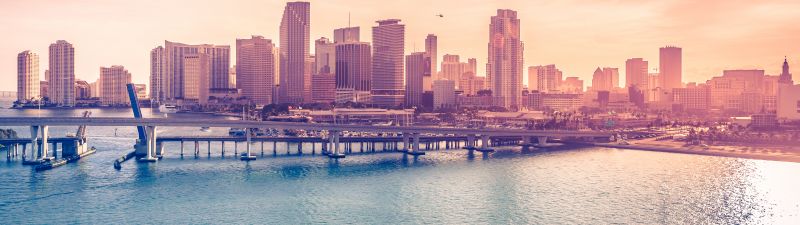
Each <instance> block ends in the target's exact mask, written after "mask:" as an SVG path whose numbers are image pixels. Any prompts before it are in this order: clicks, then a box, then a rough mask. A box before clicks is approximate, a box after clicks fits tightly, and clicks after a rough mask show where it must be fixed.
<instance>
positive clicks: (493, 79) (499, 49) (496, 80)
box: [486, 9, 523, 110]
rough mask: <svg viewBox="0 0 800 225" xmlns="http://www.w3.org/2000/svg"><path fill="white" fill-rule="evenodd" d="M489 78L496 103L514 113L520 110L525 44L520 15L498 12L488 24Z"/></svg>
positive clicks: (500, 10)
mask: <svg viewBox="0 0 800 225" xmlns="http://www.w3.org/2000/svg"><path fill="white" fill-rule="evenodd" d="M488 46H489V48H488V49H489V57H488V62H487V63H486V77H487V80H488V83H489V89H490V90H492V95H493V98H494V99H493V102H494V103H495V105H497V106H502V107H505V108H508V109H511V110H518V109H520V108H522V107H521V103H522V102H521V99H522V98H521V95H522V64H523V57H522V52H523V44H522V42H521V40H520V23H519V19H518V18H517V12H516V11H513V10H508V9H498V10H497V15H496V16H492V18H491V23H490V24H489V45H488Z"/></svg>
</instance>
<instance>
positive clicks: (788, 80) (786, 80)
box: [778, 58, 794, 85]
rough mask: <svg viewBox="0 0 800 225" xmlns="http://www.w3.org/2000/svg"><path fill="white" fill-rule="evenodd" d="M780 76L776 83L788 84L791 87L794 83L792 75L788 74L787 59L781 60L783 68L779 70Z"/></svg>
mask: <svg viewBox="0 0 800 225" xmlns="http://www.w3.org/2000/svg"><path fill="white" fill-rule="evenodd" d="M781 69H782V70H781V75H780V77H778V83H781V84H788V85H793V84H794V81H792V74H791V73H789V61H788V59H786V58H784V59H783V67H782V68H781Z"/></svg>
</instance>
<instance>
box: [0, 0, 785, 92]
mask: <svg viewBox="0 0 800 225" xmlns="http://www.w3.org/2000/svg"><path fill="white" fill-rule="evenodd" d="M285 2H286V1H268V2H262V1H249V0H244V1H229V2H224V3H221V2H215V1H208V0H199V1H169V2H159V1H150V0H146V1H100V0H79V1H72V2H66V1H50V0H48V1H38V2H35V3H32V2H22V1H4V2H0V11H2V14H0V18H2V19H0V26H2V27H5V28H7V32H4V33H6V35H5V36H4V40H3V41H2V42H0V71H3V73H7V74H9V76H11V77H13V79H14V80H15V81H16V72H17V68H16V56H17V54H18V53H19V52H22V51H24V50H31V51H33V52H35V53H36V54H38V55H39V57H40V60H39V61H40V62H39V64H40V67H39V68H40V74H39V76H40V79H42V80H43V79H44V70H45V69H47V57H48V55H47V48H48V46H49V45H50V44H51V43H54V42H55V41H56V40H66V41H68V42H70V43H72V44H73V45H74V47H75V62H76V63H75V74H76V77H77V79H82V80H87V81H89V82H92V81H94V80H96V79H97V77H98V76H99V68H100V67H108V66H111V65H122V66H124V67H125V68H126V69H127V70H128V71H129V72H131V74H132V75H133V81H134V82H135V83H144V84H148V88H149V76H150V74H149V66H150V62H149V53H150V50H151V49H152V48H154V47H156V46H159V45H163V44H164V40H169V41H174V42H182V43H187V44H216V45H230V46H231V50H232V51H233V52H231V65H234V64H235V41H236V38H248V37H250V36H251V35H261V36H264V37H265V38H267V39H272V40H273V43H276V44H277V43H278V40H277V39H278V37H279V35H278V30H279V29H278V27H279V24H280V20H281V16H282V14H283V8H284V5H285ZM310 2H311V40H312V41H311V43H310V47H311V49H312V52H313V40H316V39H318V38H320V37H328V38H332V34H333V29H335V28H341V27H346V26H348V13H350V16H351V20H350V21H351V22H350V25H351V26H360V27H361V40H362V41H368V42H371V32H372V28H371V27H372V26H375V22H374V21H376V20H379V19H387V18H398V19H401V20H402V23H403V24H405V25H406V53H407V54H408V53H410V52H414V51H415V50H416V51H422V50H424V39H425V36H426V35H427V34H429V33H433V34H436V35H437V36H438V37H439V38H438V41H439V43H438V47H439V49H438V53H439V56H438V57H439V62H441V61H442V60H441V57H442V55H444V54H457V55H460V56H461V58H462V60H466V58H476V59H477V60H478V64H479V66H478V74H479V75H484V74H485V72H484V71H485V64H486V57H487V52H486V51H487V50H486V48H487V43H488V35H489V34H488V25H489V17H491V16H492V15H495V13H496V10H497V9H512V10H516V11H517V12H518V17H519V19H520V20H521V29H522V39H523V42H524V44H525V52H524V53H525V63H524V65H525V67H528V66H533V65H546V64H556V66H557V67H558V68H559V69H560V70H562V71H564V77H567V76H577V77H580V78H581V79H583V80H584V83H585V84H586V85H587V86H588V85H590V84H591V76H592V72H593V71H594V69H595V68H596V67H617V68H620V79H621V81H620V82H621V84H622V83H624V82H622V81H623V80H624V70H625V60H626V59H629V58H644V59H645V60H647V61H649V67H650V68H651V71H652V68H657V67H658V48H659V47H663V46H666V45H674V46H679V47H681V48H683V65H684V68H683V75H684V78H683V80H684V82H703V81H705V80H706V79H708V78H710V77H712V76H719V75H721V73H722V70H723V69H764V70H765V71H766V73H767V74H770V75H777V74H779V73H780V64H781V63H782V62H783V57H784V56H788V57H789V61H790V66H792V71H796V69H795V67H800V41H798V40H800V39H798V37H800V26H797V25H795V23H796V21H800V2H798V1H783V0H772V1H763V2H751V1H738V0H734V1H721V0H711V1H703V2H696V1H688V0H676V1H660V2H639V1H629V0H599V1H475V0H471V1H470V0H468V1H452V0H441V1H435V2H428V1H418V0H414V1H396V2H385V1H355V0H333V1H310ZM455 6H457V7H455ZM170 10H171V11H170ZM437 14H443V15H444V17H443V18H440V17H438V16H436V15H437ZM525 71H526V72H525V75H524V76H525V77H527V70H525ZM793 74H795V75H794V77H795V80H800V79H798V78H800V75H797V72H795V73H793ZM523 84H527V82H523ZM0 90H8V91H11V90H16V82H7V83H3V84H0Z"/></svg>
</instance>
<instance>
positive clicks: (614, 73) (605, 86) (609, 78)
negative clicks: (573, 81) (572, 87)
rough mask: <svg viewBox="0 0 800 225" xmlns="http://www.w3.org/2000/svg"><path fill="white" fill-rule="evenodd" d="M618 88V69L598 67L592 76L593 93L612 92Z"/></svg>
mask: <svg viewBox="0 0 800 225" xmlns="http://www.w3.org/2000/svg"><path fill="white" fill-rule="evenodd" d="M618 87H619V69H617V68H609V67H604V68H602V69H600V67H598V68H597V69H596V70H595V71H594V75H592V90H593V91H613V90H614V89H615V88H618Z"/></svg>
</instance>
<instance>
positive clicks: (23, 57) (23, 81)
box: [17, 51, 41, 102]
mask: <svg viewBox="0 0 800 225" xmlns="http://www.w3.org/2000/svg"><path fill="white" fill-rule="evenodd" d="M39 97H41V96H40V95H39V55H37V54H36V53H33V52H31V51H23V52H20V53H19V54H17V100H19V101H20V102H24V101H30V100H33V99H36V98H39Z"/></svg>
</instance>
